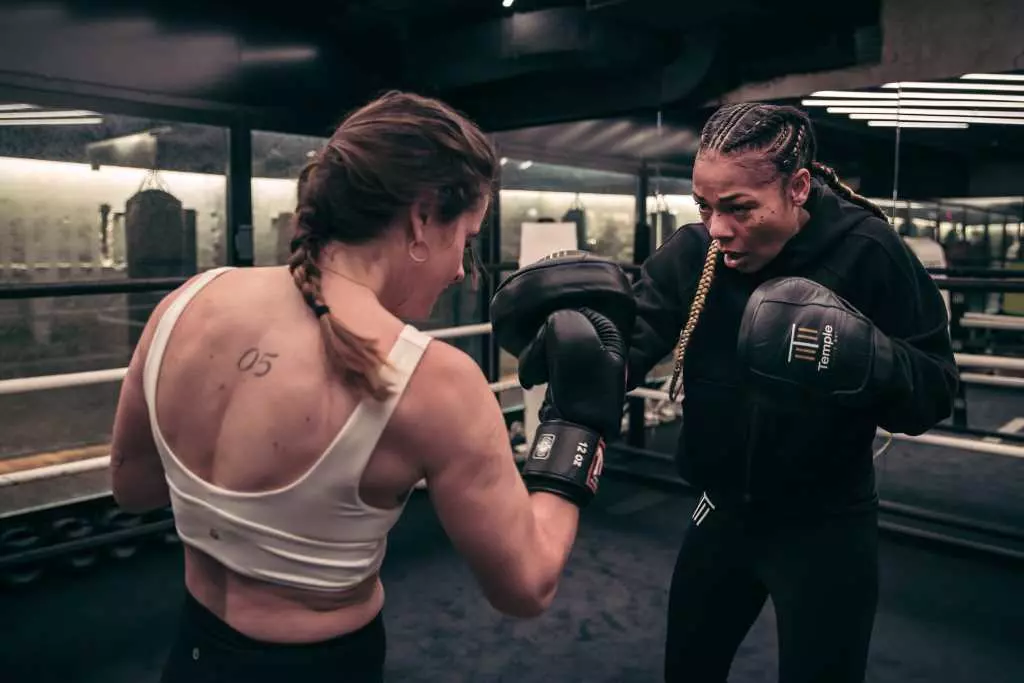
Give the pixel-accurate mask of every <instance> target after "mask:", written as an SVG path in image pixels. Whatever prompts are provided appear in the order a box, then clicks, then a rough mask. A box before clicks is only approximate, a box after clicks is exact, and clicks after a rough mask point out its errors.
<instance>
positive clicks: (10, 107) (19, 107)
mask: <svg viewBox="0 0 1024 683" xmlns="http://www.w3.org/2000/svg"><path fill="white" fill-rule="evenodd" d="M26 109H36V106H35V105H33V104H0V111H25V110H26Z"/></svg>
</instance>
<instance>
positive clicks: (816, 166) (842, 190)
mask: <svg viewBox="0 0 1024 683" xmlns="http://www.w3.org/2000/svg"><path fill="white" fill-rule="evenodd" d="M811 173H813V174H814V175H816V176H818V177H819V178H821V179H822V180H824V181H825V184H826V185H828V186H829V187H830V188H832V191H833V192H835V193H836V194H837V195H839V196H840V197H842V198H843V199H845V200H846V201H848V202H853V203H854V204H857V205H859V206H862V207H864V208H865V209H867V210H868V211H870V212H871V213H873V214H875V215H876V216H878V217H879V218H881V219H882V220H883V221H885V222H886V223H888V222H889V217H888V216H887V215H886V214H885V211H882V209H881V207H879V206H878V204H875V203H874V202H873V201H871V200H870V199H868V198H867V197H865V196H863V195H860V194H857V193H856V192H854V191H853V188H851V187H850V186H849V185H847V184H846V183H844V182H843V181H842V180H840V179H839V174H838V173H836V172H835V169H833V168H832V167H831V166H826V165H825V164H823V163H821V162H820V161H812V162H811Z"/></svg>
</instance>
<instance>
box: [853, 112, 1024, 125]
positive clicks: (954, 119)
mask: <svg viewBox="0 0 1024 683" xmlns="http://www.w3.org/2000/svg"><path fill="white" fill-rule="evenodd" d="M848 116H849V117H850V118H851V119H854V120H856V121H868V120H893V121H897V120H898V121H938V122H949V123H988V124H999V125H1004V126H1024V119H1006V118H995V117H987V116H918V115H909V116H904V115H902V114H848Z"/></svg>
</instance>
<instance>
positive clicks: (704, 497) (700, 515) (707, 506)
mask: <svg viewBox="0 0 1024 683" xmlns="http://www.w3.org/2000/svg"><path fill="white" fill-rule="evenodd" d="M714 509H715V504H714V503H712V502H711V499H710V498H708V494H706V493H702V494H701V495H700V500H699V501H697V507H696V508H694V510H693V517H692V518H691V519H693V521H694V522H695V523H696V525H697V526H700V524H701V522H703V521H704V519H705V518H706V517H707V516H708V514H710V513H711V511H712V510H714Z"/></svg>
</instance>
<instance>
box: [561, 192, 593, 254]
mask: <svg viewBox="0 0 1024 683" xmlns="http://www.w3.org/2000/svg"><path fill="white" fill-rule="evenodd" d="M562 222H563V223H575V224H576V244H578V245H579V246H578V247H577V248H578V249H579V250H581V251H590V245H589V244H588V243H587V211H586V209H585V208H584V207H583V202H581V201H580V196H579V194H577V195H576V198H575V199H574V200H573V202H572V205H571V206H570V207H569V210H568V211H566V212H565V215H564V216H562Z"/></svg>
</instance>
